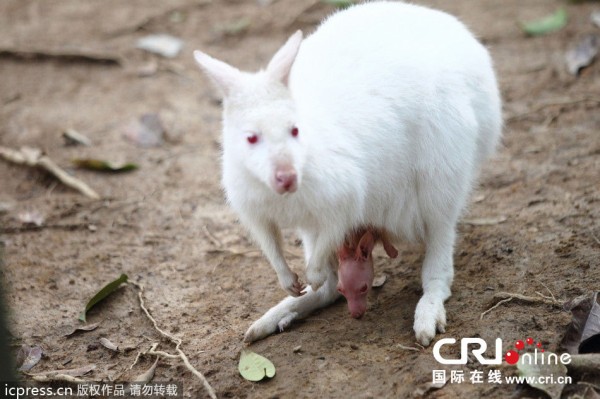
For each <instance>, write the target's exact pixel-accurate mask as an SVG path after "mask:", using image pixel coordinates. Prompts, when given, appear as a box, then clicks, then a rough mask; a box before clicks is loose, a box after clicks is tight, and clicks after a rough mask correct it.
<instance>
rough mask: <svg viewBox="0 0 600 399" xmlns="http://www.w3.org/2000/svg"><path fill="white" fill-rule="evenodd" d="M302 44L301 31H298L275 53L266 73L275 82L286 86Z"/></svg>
mask: <svg viewBox="0 0 600 399" xmlns="http://www.w3.org/2000/svg"><path fill="white" fill-rule="evenodd" d="M301 43H302V31H300V30H298V31H296V33H294V34H293V35H292V36H291V37H290V38H289V39H288V41H287V42H286V43H285V44H284V45H283V46H282V47H281V48H280V49H279V50H278V51H277V53H275V55H274V56H273V58H272V59H271V62H269V65H268V66H267V73H268V74H269V75H270V76H271V77H272V78H273V79H275V80H278V81H280V82H281V83H283V84H284V85H286V86H287V84H288V78H289V76H290V70H291V69H292V65H293V64H294V60H295V59H296V55H297V54H298V50H299V49H300V44H301Z"/></svg>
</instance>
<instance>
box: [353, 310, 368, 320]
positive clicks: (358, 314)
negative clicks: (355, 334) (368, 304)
mask: <svg viewBox="0 0 600 399" xmlns="http://www.w3.org/2000/svg"><path fill="white" fill-rule="evenodd" d="M364 314H365V311H364V310H362V311H360V310H355V311H353V312H350V316H352V317H353V318H355V319H360V318H361V317H362V315H364Z"/></svg>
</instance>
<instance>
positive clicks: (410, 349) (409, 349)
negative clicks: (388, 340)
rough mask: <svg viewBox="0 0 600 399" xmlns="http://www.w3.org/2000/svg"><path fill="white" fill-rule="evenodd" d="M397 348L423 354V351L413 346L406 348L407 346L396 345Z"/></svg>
mask: <svg viewBox="0 0 600 399" xmlns="http://www.w3.org/2000/svg"><path fill="white" fill-rule="evenodd" d="M396 346H397V347H398V348H400V349H404V350H407V351H415V352H421V349H419V348H414V347H412V346H406V345H402V344H396Z"/></svg>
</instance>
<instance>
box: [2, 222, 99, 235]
mask: <svg viewBox="0 0 600 399" xmlns="http://www.w3.org/2000/svg"><path fill="white" fill-rule="evenodd" d="M89 225H90V224H89V223H74V224H43V225H41V226H37V225H35V224H31V225H26V226H19V227H4V228H0V234H18V233H25V232H28V231H40V230H44V229H54V230H67V231H74V230H86V229H88V228H89V227H88V226H89Z"/></svg>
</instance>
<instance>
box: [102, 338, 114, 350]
mask: <svg viewBox="0 0 600 399" xmlns="http://www.w3.org/2000/svg"><path fill="white" fill-rule="evenodd" d="M100 344H102V346H103V347H105V348H106V349H110V350H111V351H115V352H118V351H119V347H118V346H117V345H115V344H113V343H112V342H110V340H109V339H108V338H104V337H102V338H100Z"/></svg>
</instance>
